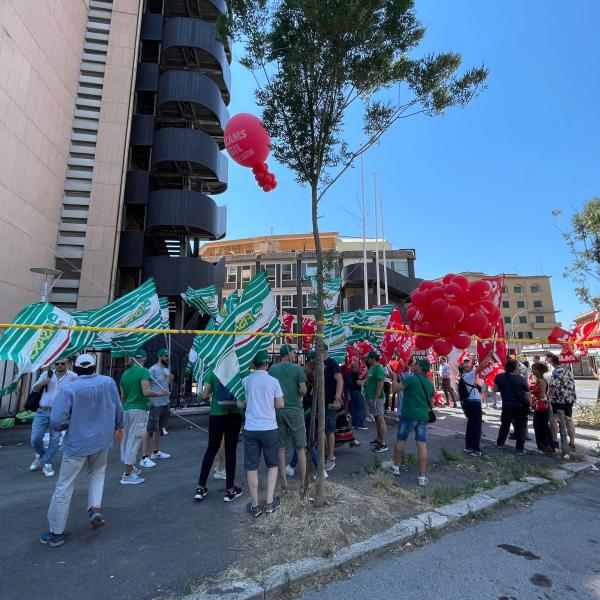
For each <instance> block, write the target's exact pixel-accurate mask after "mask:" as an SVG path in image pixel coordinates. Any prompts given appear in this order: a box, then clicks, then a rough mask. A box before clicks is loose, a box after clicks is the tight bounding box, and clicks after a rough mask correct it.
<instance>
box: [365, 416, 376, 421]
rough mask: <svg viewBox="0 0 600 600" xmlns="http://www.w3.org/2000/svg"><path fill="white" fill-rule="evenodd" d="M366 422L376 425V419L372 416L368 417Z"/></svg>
mask: <svg viewBox="0 0 600 600" xmlns="http://www.w3.org/2000/svg"><path fill="white" fill-rule="evenodd" d="M365 421H367V423H375V417H373V416H372V415H367V416H366V417H365Z"/></svg>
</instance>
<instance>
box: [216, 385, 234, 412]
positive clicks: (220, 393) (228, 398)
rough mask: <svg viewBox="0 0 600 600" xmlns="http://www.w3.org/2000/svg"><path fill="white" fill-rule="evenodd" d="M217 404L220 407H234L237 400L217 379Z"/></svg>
mask: <svg viewBox="0 0 600 600" xmlns="http://www.w3.org/2000/svg"><path fill="white" fill-rule="evenodd" d="M216 394H217V404H218V405H219V406H220V407H221V408H236V407H237V400H236V398H235V396H234V395H233V394H232V393H231V392H230V391H229V390H228V389H227V388H226V387H225V386H224V385H223V384H222V383H221V382H220V381H219V385H218V386H217V391H216Z"/></svg>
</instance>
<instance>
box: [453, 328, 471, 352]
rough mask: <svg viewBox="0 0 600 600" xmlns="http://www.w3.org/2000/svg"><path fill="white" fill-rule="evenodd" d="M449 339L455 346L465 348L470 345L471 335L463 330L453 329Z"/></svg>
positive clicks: (460, 348)
mask: <svg viewBox="0 0 600 600" xmlns="http://www.w3.org/2000/svg"><path fill="white" fill-rule="evenodd" d="M450 341H451V342H452V345H453V346H454V347H455V348H458V349H459V350H466V349H467V348H468V347H469V346H470V345H471V336H470V335H469V334H468V333H465V332H464V331H455V332H454V333H453V334H452V337H451V338H450Z"/></svg>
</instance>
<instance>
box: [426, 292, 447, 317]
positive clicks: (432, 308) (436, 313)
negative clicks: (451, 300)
mask: <svg viewBox="0 0 600 600" xmlns="http://www.w3.org/2000/svg"><path fill="white" fill-rule="evenodd" d="M434 289H439V288H434ZM432 291H433V290H430V291H429V292H427V295H429V294H431V292H432ZM447 308H448V300H445V299H444V298H435V299H434V300H432V301H431V304H430V305H429V309H428V310H427V317H428V318H430V319H435V318H437V317H440V316H441V315H442V314H443V312H444V311H445V310H446V309H447Z"/></svg>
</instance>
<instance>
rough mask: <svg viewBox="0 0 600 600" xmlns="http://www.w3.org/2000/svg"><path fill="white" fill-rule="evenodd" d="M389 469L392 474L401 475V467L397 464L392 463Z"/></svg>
mask: <svg viewBox="0 0 600 600" xmlns="http://www.w3.org/2000/svg"><path fill="white" fill-rule="evenodd" d="M387 470H388V471H389V472H390V473H391V474H392V475H400V467H398V466H397V465H390V466H389V467H388V468H387Z"/></svg>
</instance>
